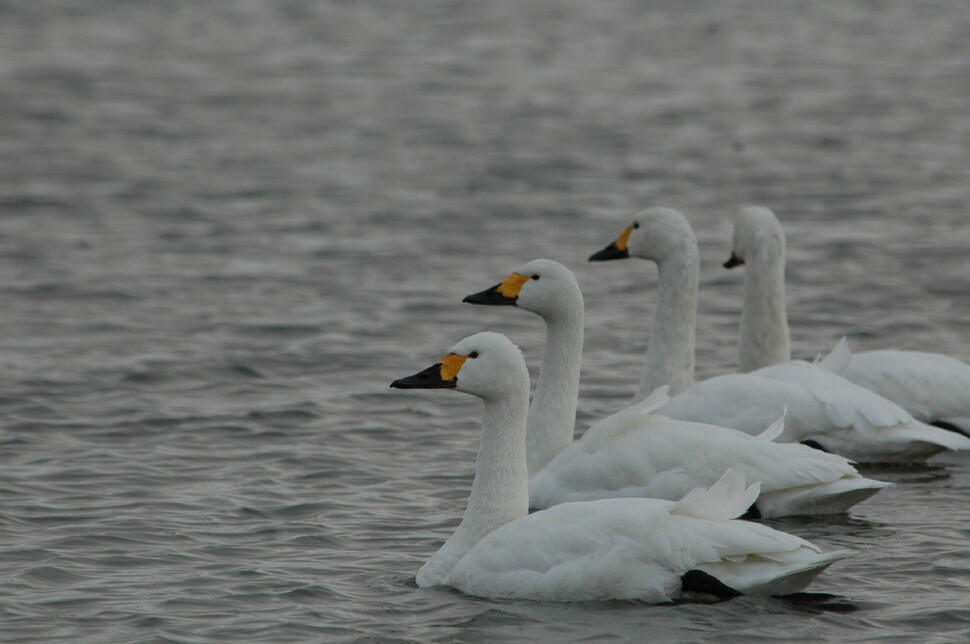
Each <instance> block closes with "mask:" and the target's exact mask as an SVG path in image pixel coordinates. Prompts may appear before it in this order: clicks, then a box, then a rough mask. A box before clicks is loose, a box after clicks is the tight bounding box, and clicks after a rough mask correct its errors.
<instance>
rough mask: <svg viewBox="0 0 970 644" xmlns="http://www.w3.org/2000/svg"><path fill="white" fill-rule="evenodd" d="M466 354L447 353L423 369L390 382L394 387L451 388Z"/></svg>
mask: <svg viewBox="0 0 970 644" xmlns="http://www.w3.org/2000/svg"><path fill="white" fill-rule="evenodd" d="M466 359H467V356H459V355H456V354H454V353H449V354H448V355H446V356H445V357H444V358H442V359H441V360H439V361H438V362H436V363H434V364H433V365H431V366H430V367H428V368H427V369H425V370H424V371H420V372H418V373H416V374H414V375H413V376H408V377H407V378H399V379H398V380H395V381H394V382H392V383H391V387H393V388H394V389H451V388H454V387H456V386H457V385H458V372H459V371H460V370H461V365H462V364H464V363H465V360H466Z"/></svg>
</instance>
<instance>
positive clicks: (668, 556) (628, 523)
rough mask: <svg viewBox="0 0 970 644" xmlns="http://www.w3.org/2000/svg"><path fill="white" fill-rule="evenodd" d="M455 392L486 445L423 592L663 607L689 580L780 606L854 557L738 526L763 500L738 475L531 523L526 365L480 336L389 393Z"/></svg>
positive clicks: (426, 573) (501, 340) (567, 510)
mask: <svg viewBox="0 0 970 644" xmlns="http://www.w3.org/2000/svg"><path fill="white" fill-rule="evenodd" d="M456 365H457V366H456ZM429 373H430V374H431V375H429ZM446 376H448V377H447V378H446ZM448 378H450V380H449V379H448ZM449 384H450V385H451V386H456V388H457V389H459V390H460V391H465V392H467V393H471V394H473V395H476V396H479V397H481V398H482V400H483V402H484V404H485V412H484V420H483V423H482V429H483V431H482V441H481V445H480V448H479V454H478V457H477V460H476V466H475V479H474V481H473V483H472V491H471V495H470V496H469V501H468V507H467V509H466V512H465V516H464V517H463V519H462V523H461V525H460V526H459V527H458V529H457V530H456V531H455V533H454V534H453V535H452V536H451V538H449V539H448V541H447V542H446V543H445V545H444V546H442V548H441V549H440V550H439V551H438V552H437V553H435V555H434V556H433V557H432V558H431V559H430V560H429V561H428V562H427V563H426V564H425V565H424V566H423V567H422V568H421V570H420V571H419V573H418V575H417V583H418V585H419V586H421V587H428V586H435V585H449V586H453V587H455V588H457V589H459V590H461V591H463V592H465V593H468V594H471V595H478V596H482V597H490V598H503V599H506V598H507V599H537V600H546V601H585V600H605V599H636V600H642V601H648V602H662V601H670V600H673V599H676V598H678V597H680V596H681V595H682V594H683V593H684V582H683V577H684V575H685V574H687V573H689V572H691V571H701V572H703V573H707V574H708V575H711V576H713V577H715V578H716V579H717V580H719V581H720V582H721V583H723V584H726V585H727V586H729V587H730V588H731V589H734V590H735V591H740V592H742V593H745V592H748V593H768V594H783V593H790V592H795V591H798V590H801V589H802V588H804V587H805V586H806V585H807V584H808V583H809V582H810V581H811V580H812V579H813V578H814V577H815V576H816V575H817V574H819V572H821V571H822V570H824V569H825V568H826V567H827V566H829V565H830V564H831V563H833V562H834V561H838V560H839V559H842V558H844V557H846V556H849V555H850V554H851V552H850V551H844V550H843V551H836V552H830V553H826V554H823V553H821V552H820V551H819V549H818V547H816V546H814V545H813V544H811V543H809V542H808V541H805V540H804V539H801V538H799V537H795V536H792V535H789V534H786V533H783V532H779V531H777V530H773V529H771V528H768V527H766V526H763V525H759V524H755V523H750V522H747V521H738V520H733V519H731V518H730V517H733V516H737V515H738V514H740V513H741V512H743V511H744V510H745V509H746V508H748V507H749V506H750V505H751V503H752V502H754V500H755V499H756V498H757V496H758V484H757V483H754V484H752V485H751V486H748V487H745V482H744V475H743V474H741V473H740V472H739V471H737V470H730V471H728V472H726V473H725V474H724V476H723V477H721V479H720V480H719V481H718V482H717V483H716V484H715V485H714V486H712V487H711V489H709V490H695V491H693V492H691V493H690V494H688V495H686V496H685V497H684V498H683V499H682V500H680V501H677V502H674V501H663V500H656V499H609V500H603V501H588V502H578V503H565V504H562V505H557V506H556V507H554V508H550V509H548V510H544V511H542V512H537V513H534V514H532V515H528V514H527V513H526V508H525V506H524V504H523V503H522V499H523V498H524V496H525V492H526V479H525V477H526V464H525V431H526V415H527V413H528V372H527V371H526V367H525V361H524V359H523V358H522V355H521V353H520V352H519V350H518V349H517V348H516V347H515V345H513V344H512V343H511V342H510V341H509V340H508V339H507V338H506V337H505V336H502V335H499V334H496V333H480V334H477V335H474V336H471V337H469V338H466V339H465V340H462V341H461V342H459V343H458V344H457V345H455V346H454V347H453V348H452V349H451V352H450V354H449V355H448V356H446V357H445V358H443V359H442V362H441V363H439V364H437V365H434V366H433V367H432V368H431V369H429V370H426V371H425V372H422V373H421V374H417V375H415V376H412V377H410V378H404V379H401V380H398V381H395V382H394V383H393V384H392V386H394V387H400V388H417V387H422V388H430V387H434V388H437V387H442V386H449ZM725 580H730V581H729V582H727V581H725Z"/></svg>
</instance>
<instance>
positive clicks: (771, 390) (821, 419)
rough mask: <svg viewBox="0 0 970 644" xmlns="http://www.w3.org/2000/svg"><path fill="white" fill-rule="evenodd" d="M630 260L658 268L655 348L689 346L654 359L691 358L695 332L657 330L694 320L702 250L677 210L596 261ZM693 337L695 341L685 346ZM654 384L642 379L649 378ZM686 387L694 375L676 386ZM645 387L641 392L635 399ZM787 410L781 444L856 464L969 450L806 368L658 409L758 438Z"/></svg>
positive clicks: (685, 394)
mask: <svg viewBox="0 0 970 644" xmlns="http://www.w3.org/2000/svg"><path fill="white" fill-rule="evenodd" d="M684 249H687V251H686V253H685V251H684ZM630 256H634V257H641V258H644V259H650V260H652V261H654V262H656V263H657V264H658V265H659V266H660V285H659V291H660V294H659V297H658V303H657V314H656V318H657V319H656V321H655V323H654V327H655V328H654V329H653V330H652V331H651V342H652V343H653V342H656V341H658V340H659V341H660V342H668V343H669V342H674V343H678V342H679V343H682V346H680V347H662V348H660V349H657V348H655V347H654V346H651V347H650V351H651V352H657V353H659V354H661V355H662V354H666V355H678V354H679V353H683V352H685V351H686V350H687V349H686V347H687V346H692V345H693V334H694V327H693V326H691V327H689V328H688V327H686V326H685V327H683V328H681V329H680V330H679V333H677V334H674V333H670V332H667V331H666V330H664V329H660V330H658V329H656V327H657V326H663V325H665V324H669V323H670V320H675V319H681V320H688V319H693V315H694V311H696V307H697V252H696V240H695V239H694V236H693V233H692V232H691V231H690V225H689V224H688V223H687V220H686V219H685V218H684V216H683V215H682V214H680V213H679V212H677V211H676V210H672V209H670V208H651V209H649V210H647V211H645V212H644V213H642V215H641V216H640V217H639V218H638V221H637V222H635V223H634V224H633V226H631V227H629V228H627V229H626V230H625V231H624V232H623V234H622V235H621V236H620V238H619V239H618V240H617V241H616V242H614V243H613V244H611V245H610V246H608V247H607V248H605V249H604V250H602V251H600V252H599V253H596V254H594V255H593V256H592V257H590V260H591V261H599V260H605V259H619V258H623V257H630ZM685 258H686V259H685ZM668 309H673V310H672V311H671V310H668ZM688 335H689V336H690V337H689V341H688V340H685V339H684V338H685V337H686V336H688ZM648 356H649V353H648ZM680 362H681V364H684V361H683V360H681V361H680ZM681 369H686V367H684V366H682V367H681ZM648 377H649V376H648V374H645V378H644V379H645V380H646V379H647V378H648ZM685 380H687V374H681V375H680V378H678V379H677V381H680V382H683V381H685ZM652 384H653V383H651V384H650V385H648V386H652ZM644 389H645V386H644V385H643V384H641V387H640V390H639V392H638V396H642V395H643V391H644ZM675 393H676V392H675ZM785 408H787V410H788V413H787V415H786V418H785V430H784V432H783V433H782V436H781V440H784V441H789V442H807V443H809V444H811V445H814V446H818V447H821V448H823V449H825V450H826V451H829V452H835V453H837V454H841V455H842V456H845V457H848V458H851V459H853V460H856V461H868V462H905V461H919V460H924V459H926V458H928V457H929V456H932V455H933V454H935V453H937V452H940V451H942V450H944V449H953V450H958V449H970V439H968V438H966V437H964V436H960V435H957V434H955V433H953V432H948V431H945V430H942V429H939V428H937V427H931V426H929V425H926V424H925V423H921V422H919V421H917V420H916V419H914V418H913V417H912V416H910V415H909V414H908V413H906V412H905V411H904V410H903V409H902V408H901V407H899V406H898V405H896V404H894V403H892V402H890V401H889V400H887V399H885V398H882V397H881V396H879V395H877V394H875V393H873V392H871V391H869V390H868V389H864V388H862V387H860V386H858V385H856V384H853V383H851V382H849V381H848V380H846V379H845V378H842V377H840V376H837V375H835V374H833V373H830V372H829V371H826V370H824V369H821V368H819V367H816V366H813V365H811V364H809V363H807V362H800V361H795V362H786V363H783V364H778V365H774V366H771V367H765V368H762V369H758V370H757V371H754V372H751V373H747V374H728V375H724V376H718V377H715V378H711V379H709V380H705V381H703V382H700V383H697V384H694V385H692V386H690V387H689V388H688V389H686V390H684V391H682V392H680V393H678V394H677V395H676V396H675V397H674V398H673V399H672V400H671V401H670V403H668V404H667V405H666V406H665V407H663V408H662V409H660V410H659V411H660V413H662V414H664V415H667V416H671V417H673V418H680V419H683V420H692V421H696V422H707V423H712V424H718V425H722V426H725V427H732V428H734V429H739V430H741V431H745V432H748V433H758V432H761V431H762V428H763V427H765V426H766V425H768V424H769V423H771V422H772V421H773V420H775V419H776V418H778V416H779V415H781V413H782V411H783V410H784V409H785Z"/></svg>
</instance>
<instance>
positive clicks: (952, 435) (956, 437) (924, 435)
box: [886, 422, 970, 452]
mask: <svg viewBox="0 0 970 644" xmlns="http://www.w3.org/2000/svg"><path fill="white" fill-rule="evenodd" d="M886 435H887V436H888V437H890V438H891V439H892V440H894V441H897V442H912V443H922V444H924V445H928V446H936V447H939V448H941V449H948V450H952V451H954V452H958V451H963V450H970V438H968V437H966V436H964V435H963V434H959V433H957V432H951V431H949V430H946V429H942V428H940V427H934V426H932V425H927V424H925V423H920V422H916V423H913V424H912V425H910V426H907V427H894V428H892V429H889V430H886ZM941 449H937V450H936V451H941Z"/></svg>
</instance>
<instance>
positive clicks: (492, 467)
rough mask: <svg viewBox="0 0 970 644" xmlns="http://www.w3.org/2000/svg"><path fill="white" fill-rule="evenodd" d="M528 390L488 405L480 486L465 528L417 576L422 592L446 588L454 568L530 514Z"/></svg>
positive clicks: (479, 465) (471, 501)
mask: <svg viewBox="0 0 970 644" xmlns="http://www.w3.org/2000/svg"><path fill="white" fill-rule="evenodd" d="M528 413H529V389H528V386H527V385H526V386H523V387H522V388H521V391H517V392H516V393H515V394H514V395H510V396H507V397H503V398H501V399H487V400H485V415H484V418H483V420H482V440H481V444H480V446H479V448H478V458H477V459H476V461H475V480H474V481H473V482H472V491H471V494H470V495H469V497H468V506H467V507H466V509H465V516H464V518H463V519H462V521H461V525H459V526H458V529H457V530H455V533H454V534H453V535H451V537H450V538H449V539H448V541H446V542H445V544H444V545H443V546H442V547H441V549H440V550H438V552H436V553H435V554H434V555H433V556H432V557H431V559H429V560H428V561H427V563H425V564H424V566H422V567H421V570H420V571H419V572H418V575H417V582H418V585H419V586H422V587H425V586H433V585H436V584H441V583H444V581H445V579H446V578H447V577H448V574H449V573H450V572H451V570H452V568H454V567H455V564H456V563H458V561H459V560H460V559H461V558H462V557H464V556H465V554H466V553H467V552H468V551H469V550H470V549H471V548H472V547H473V546H474V545H475V544H476V543H478V542H479V541H480V540H481V539H482V538H483V537H485V535H487V534H489V533H490V532H492V531H494V530H496V529H497V528H500V527H501V526H503V525H505V524H506V523H508V522H509V521H512V520H514V519H518V518H520V517H524V516H526V515H527V514H528V512H529V478H528V470H527V468H526V463H525V454H526V449H525V422H526V416H527V414H528Z"/></svg>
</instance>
